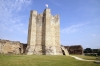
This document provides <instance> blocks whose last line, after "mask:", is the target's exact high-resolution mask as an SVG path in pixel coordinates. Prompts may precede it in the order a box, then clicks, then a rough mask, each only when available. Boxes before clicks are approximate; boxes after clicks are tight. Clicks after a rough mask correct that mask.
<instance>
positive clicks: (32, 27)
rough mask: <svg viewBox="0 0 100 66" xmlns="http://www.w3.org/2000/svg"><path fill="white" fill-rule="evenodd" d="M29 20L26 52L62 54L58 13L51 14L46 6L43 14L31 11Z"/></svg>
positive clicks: (30, 53) (28, 53)
mask: <svg viewBox="0 0 100 66" xmlns="http://www.w3.org/2000/svg"><path fill="white" fill-rule="evenodd" d="M29 20H30V21H29V28H28V47H27V49H26V50H27V51H26V54H27V55H32V54H37V55H62V51H61V48H60V20H59V15H55V16H52V15H51V12H50V9H49V8H47V9H45V10H44V12H43V14H38V13H37V11H31V13H30V19H29Z"/></svg>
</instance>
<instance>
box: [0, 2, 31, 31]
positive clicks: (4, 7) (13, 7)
mask: <svg viewBox="0 0 100 66" xmlns="http://www.w3.org/2000/svg"><path fill="white" fill-rule="evenodd" d="M30 4H31V0H0V31H9V32H13V31H20V32H25V31H27V30H26V28H25V27H24V26H25V24H24V23H23V22H22V19H23V16H18V15H17V14H18V12H20V11H22V10H24V9H25V8H26V7H28V6H29V5H30Z"/></svg>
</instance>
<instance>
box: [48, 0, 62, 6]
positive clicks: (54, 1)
mask: <svg viewBox="0 0 100 66" xmlns="http://www.w3.org/2000/svg"><path fill="white" fill-rule="evenodd" d="M49 1H50V2H52V3H53V4H55V5H57V6H61V4H60V3H58V2H57V1H56V0H49Z"/></svg>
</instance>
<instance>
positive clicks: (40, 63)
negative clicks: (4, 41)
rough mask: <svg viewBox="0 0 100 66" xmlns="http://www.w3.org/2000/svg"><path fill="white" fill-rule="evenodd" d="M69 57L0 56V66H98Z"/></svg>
mask: <svg viewBox="0 0 100 66" xmlns="http://www.w3.org/2000/svg"><path fill="white" fill-rule="evenodd" d="M98 65H100V64H96V63H94V62H86V61H79V60H76V59H74V58H72V57H69V56H48V55H30V56H28V55H0V66H98Z"/></svg>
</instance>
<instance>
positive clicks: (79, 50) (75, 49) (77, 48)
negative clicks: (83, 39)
mask: <svg viewBox="0 0 100 66" xmlns="http://www.w3.org/2000/svg"><path fill="white" fill-rule="evenodd" d="M64 47H65V48H66V49H67V50H68V52H69V54H83V47H82V46H81V45H73V46H64Z"/></svg>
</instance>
